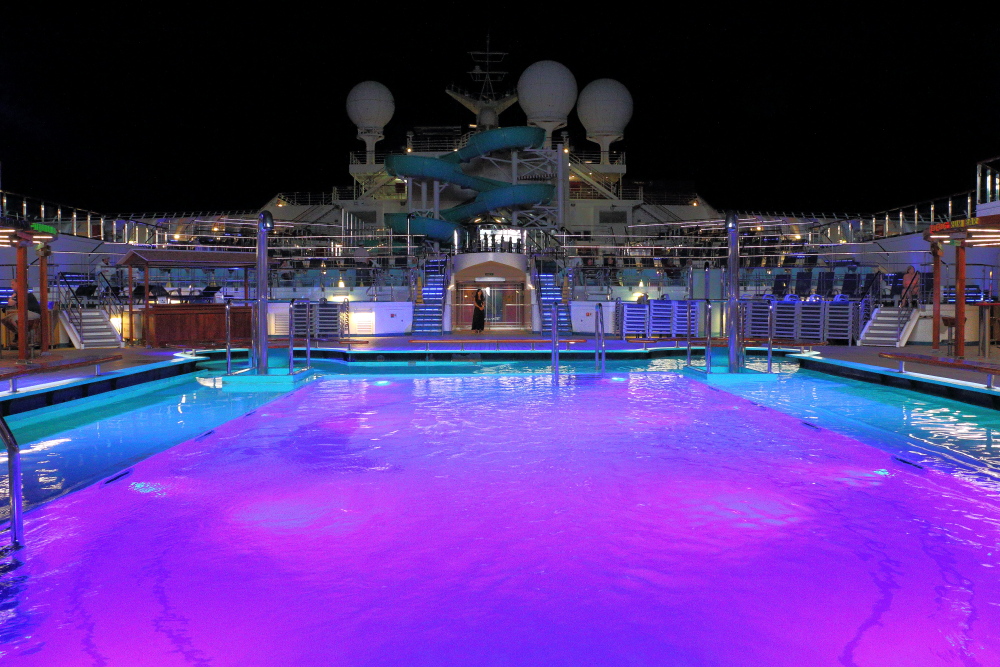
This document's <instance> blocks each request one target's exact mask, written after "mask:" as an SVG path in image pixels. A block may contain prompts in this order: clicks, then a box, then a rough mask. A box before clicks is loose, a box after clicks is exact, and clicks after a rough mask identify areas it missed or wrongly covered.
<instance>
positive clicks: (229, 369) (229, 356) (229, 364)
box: [226, 299, 233, 375]
mask: <svg viewBox="0 0 1000 667" xmlns="http://www.w3.org/2000/svg"><path fill="white" fill-rule="evenodd" d="M231 310H232V309H231V301H230V299H226V375H232V374H233V344H232V323H231Z"/></svg>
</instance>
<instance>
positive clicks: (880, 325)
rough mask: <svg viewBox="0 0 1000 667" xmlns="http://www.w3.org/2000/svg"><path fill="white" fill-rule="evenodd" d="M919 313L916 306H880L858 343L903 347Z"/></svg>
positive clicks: (873, 345)
mask: <svg viewBox="0 0 1000 667" xmlns="http://www.w3.org/2000/svg"><path fill="white" fill-rule="evenodd" d="M919 315H920V313H919V311H917V309H916V308H904V307H897V308H889V307H883V308H879V309H878V310H876V311H875V314H874V315H872V319H871V321H870V322H869V323H868V326H866V327H865V330H864V331H863V332H862V333H861V340H860V341H858V345H868V346H872V347H903V346H904V345H906V341H907V340H909V338H910V333H911V332H912V331H913V328H914V326H916V323H917V319H918V317H919Z"/></svg>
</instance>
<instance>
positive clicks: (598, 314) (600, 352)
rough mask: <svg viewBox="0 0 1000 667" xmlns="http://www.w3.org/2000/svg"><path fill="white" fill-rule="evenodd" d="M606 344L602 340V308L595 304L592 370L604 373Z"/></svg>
mask: <svg viewBox="0 0 1000 667" xmlns="http://www.w3.org/2000/svg"><path fill="white" fill-rule="evenodd" d="M606 358H607V342H606V341H605V340H604V308H603V306H602V305H601V304H597V307H596V308H595V312H594V370H598V371H600V372H602V373H603V372H604V362H605V359H606Z"/></svg>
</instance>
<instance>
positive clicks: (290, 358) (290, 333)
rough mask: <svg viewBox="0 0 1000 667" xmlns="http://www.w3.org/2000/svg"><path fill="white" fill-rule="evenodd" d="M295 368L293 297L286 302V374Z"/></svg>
mask: <svg viewBox="0 0 1000 667" xmlns="http://www.w3.org/2000/svg"><path fill="white" fill-rule="evenodd" d="M294 370H295V299H292V300H291V301H289V302H288V374H289V375H291V374H292V372H293V371H294Z"/></svg>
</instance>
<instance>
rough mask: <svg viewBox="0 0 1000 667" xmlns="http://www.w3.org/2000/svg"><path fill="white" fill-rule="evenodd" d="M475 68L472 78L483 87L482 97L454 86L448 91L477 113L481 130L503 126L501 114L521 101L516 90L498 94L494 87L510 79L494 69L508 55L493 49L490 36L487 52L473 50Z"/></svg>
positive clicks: (470, 54)
mask: <svg viewBox="0 0 1000 667" xmlns="http://www.w3.org/2000/svg"><path fill="white" fill-rule="evenodd" d="M468 53H469V56H471V57H472V62H473V67H472V70H471V71H469V72H468V75H469V76H470V77H471V78H472V80H473V81H474V82H476V83H479V84H482V85H481V87H480V90H479V93H478V94H472V93H469V92H466V91H464V90H459V89H457V88H455V87H454V86H453V87H451V88H448V89H447V90H445V93H447V94H448V95H449V96H450V97H451V98H453V99H455V100H457V101H458V103H459V104H461V105H462V106H464V107H465V108H466V109H468V110H469V111H471V112H472V113H474V114H476V127H477V129H478V130H480V131H482V130H490V129H493V128H495V127H499V125H500V114H501V113H502V112H503V111H504V110H506V109H507V108H509V107H510V106H511V105H512V104H514V102H516V101H517V93H516V92H514V91H509V92H506V93H504V94H502V95H498V94H497V92H496V89H495V88H494V84H499V83H500V82H501V81H503V80H504V77H506V76H507V74H508V73H507V72H506V71H503V70H499V69H494V68H495V67H496V66H498V65H499V64H500V63H501V62H503V59H504V58H505V57H506V56H507V53H506V52H504V51H491V50H490V37H489V35H487V36H486V50H485V51H469V52H468Z"/></svg>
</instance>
